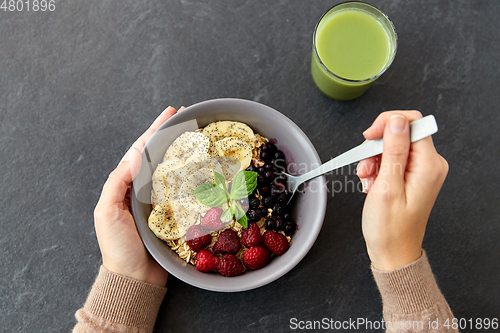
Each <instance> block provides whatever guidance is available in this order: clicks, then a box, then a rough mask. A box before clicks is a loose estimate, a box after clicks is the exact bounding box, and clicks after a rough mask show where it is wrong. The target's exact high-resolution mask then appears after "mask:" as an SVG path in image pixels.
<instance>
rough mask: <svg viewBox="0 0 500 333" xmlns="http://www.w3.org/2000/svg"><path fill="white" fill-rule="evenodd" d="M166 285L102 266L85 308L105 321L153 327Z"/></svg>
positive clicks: (131, 325)
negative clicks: (111, 270) (128, 275)
mask: <svg viewBox="0 0 500 333" xmlns="http://www.w3.org/2000/svg"><path fill="white" fill-rule="evenodd" d="M166 292H167V288H165V287H160V286H155V285H152V284H149V283H146V282H142V281H138V280H135V279H132V278H129V277H126V276H123V275H118V274H115V273H113V272H110V271H108V270H107V269H106V268H104V267H103V266H101V268H100V270H99V275H98V276H97V278H96V281H95V283H94V285H93V286H92V289H91V291H90V294H89V296H88V298H87V301H86V302H85V305H84V307H83V309H84V310H85V311H87V312H88V313H89V314H91V315H93V316H95V317H97V318H100V319H104V320H105V321H109V322H113V323H117V324H123V325H126V326H130V327H138V328H143V329H146V330H147V331H152V330H153V327H154V323H155V320H156V316H157V314H158V310H159V308H160V305H161V302H162V300H163V298H164V297H165V293H166Z"/></svg>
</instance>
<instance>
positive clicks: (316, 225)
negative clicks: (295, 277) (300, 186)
mask: <svg viewBox="0 0 500 333" xmlns="http://www.w3.org/2000/svg"><path fill="white" fill-rule="evenodd" d="M219 120H232V121H241V122H243V123H246V124H248V125H249V126H250V127H251V128H252V129H253V130H254V131H255V132H256V133H259V134H261V135H263V136H265V137H267V138H269V139H270V138H275V139H276V140H277V147H278V148H279V149H282V150H284V152H285V156H286V159H287V162H294V163H296V164H297V165H299V166H300V167H301V168H306V169H311V168H314V167H315V166H318V165H319V164H321V161H320V158H319V156H318V154H317V152H316V149H315V148H314V146H313V145H312V144H311V142H310V141H309V139H308V138H307V137H306V135H305V134H304V132H302V130H301V129H300V128H299V127H298V126H297V125H295V124H294V123H293V122H292V121H291V120H290V119H288V118H287V117H285V116H284V115H282V114H281V113H279V112H278V111H276V110H274V109H272V108H270V107H268V106H266V105H263V104H260V103H256V102H252V101H248V100H242V99H231V98H224V99H214V100H208V101H204V102H201V103H198V104H194V105H192V106H190V107H188V108H186V109H184V110H183V111H181V112H179V113H177V114H176V115H174V116H173V117H171V118H170V119H168V120H167V121H166V122H165V123H164V124H163V125H162V126H161V127H160V128H159V129H158V130H157V131H156V132H155V133H154V134H153V136H152V137H151V138H150V139H149V141H148V142H147V143H146V146H145V147H144V149H143V151H142V154H143V158H142V162H143V163H142V166H141V171H140V172H139V175H138V176H137V177H136V179H135V180H134V183H133V190H132V191H131V192H132V196H131V203H132V213H133V216H134V219H135V222H136V226H137V230H138V232H139V235H140V236H141V238H142V241H143V242H144V245H145V246H146V248H147V249H148V251H149V252H150V253H151V255H152V256H153V257H154V258H155V259H156V261H158V262H159V263H160V265H161V266H163V268H165V269H166V270H167V271H168V272H169V273H171V274H172V275H174V276H175V277H177V278H179V279H180V280H182V281H184V282H186V283H189V284H191V285H193V286H196V287H199V288H203V289H207V290H212V291H223V292H234V291H243V290H249V289H254V288H258V287H260V286H263V285H265V284H268V283H270V282H272V281H274V280H276V279H278V278H280V277H281V276H283V275H284V274H286V273H287V272H288V271H290V270H291V269H292V268H293V267H295V265H297V264H298V263H299V262H300V261H301V260H302V258H304V256H305V255H306V254H307V252H308V251H309V250H310V248H311V247H312V245H313V244H314V242H315V241H316V238H317V237H318V234H319V232H320V230H321V226H322V225H323V219H324V217H325V211H326V194H327V192H326V187H325V186H324V185H325V181H326V180H325V177H324V176H322V177H318V178H316V179H314V180H311V181H310V183H309V185H310V186H308V187H306V189H305V193H296V194H295V196H296V197H295V199H294V200H295V201H294V202H295V203H294V206H293V209H292V217H293V218H294V220H295V221H296V222H297V226H298V229H297V231H296V233H295V235H294V236H293V238H292V241H291V243H290V249H289V250H288V251H287V252H286V253H285V254H283V255H282V256H277V257H275V258H274V259H272V260H271V262H270V263H269V264H268V265H266V266H264V267H263V268H261V269H259V270H255V271H252V270H249V271H246V272H245V273H244V274H243V275H240V276H235V277H223V276H221V275H218V274H216V273H202V272H199V271H197V270H196V268H195V267H194V266H192V265H190V264H187V263H186V262H185V261H183V260H182V259H180V258H179V257H178V256H177V254H176V253H175V252H174V251H172V250H171V249H170V248H169V247H168V245H167V244H165V243H164V242H163V241H162V240H160V239H158V238H157V237H156V236H155V235H154V234H153V233H152V232H151V231H150V230H149V228H148V216H149V214H150V212H151V205H150V202H151V201H150V193H151V175H152V172H153V171H154V169H155V168H156V166H157V164H158V163H160V162H161V161H162V158H163V155H164V153H165V151H166V150H167V148H168V146H169V145H170V144H171V143H172V142H173V141H174V140H175V138H176V137H178V136H179V135H180V134H182V133H183V132H184V131H186V130H194V129H196V128H198V127H204V126H206V125H208V124H209V123H211V122H213V121H219Z"/></svg>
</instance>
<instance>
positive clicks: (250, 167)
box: [247, 165, 258, 172]
mask: <svg viewBox="0 0 500 333" xmlns="http://www.w3.org/2000/svg"><path fill="white" fill-rule="evenodd" d="M247 171H253V172H257V171H258V168H257V167H256V166H255V165H250V166H249V167H248V168H247Z"/></svg>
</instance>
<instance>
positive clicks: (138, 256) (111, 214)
mask: <svg viewBox="0 0 500 333" xmlns="http://www.w3.org/2000/svg"><path fill="white" fill-rule="evenodd" d="M176 112H177V111H176V110H175V109H174V108H173V107H168V108H166V109H165V111H163V112H162V114H160V116H158V118H157V119H156V120H155V121H154V122H153V124H152V125H151V126H150V127H149V129H148V130H147V131H146V132H144V134H142V135H141V136H140V137H139V139H137V141H136V142H135V143H134V144H133V145H132V147H131V148H130V149H129V151H128V152H127V153H126V154H125V156H124V157H123V159H122V160H121V162H120V164H118V166H117V167H116V169H115V170H113V171H112V172H111V173H110V175H109V177H108V180H107V181H106V183H105V184H104V187H103V189H102V193H101V197H100V199H99V202H98V203H97V206H96V208H95V211H94V222H95V229H96V234H97V240H98V241H99V247H100V248H101V254H102V261H103V266H104V267H105V268H106V269H108V270H109V271H111V272H114V273H117V274H121V275H125V276H128V277H131V278H134V279H136V280H140V281H145V282H148V283H151V284H154V285H159V286H165V284H166V282H167V277H168V273H167V272H166V271H165V270H164V269H163V268H162V267H161V266H160V265H159V264H158V263H157V262H156V261H155V260H154V259H153V258H152V257H151V256H150V255H149V253H148V251H147V250H146V249H145V248H144V245H143V244H142V241H141V238H140V237H139V234H138V233H137V229H136V227H135V223H134V219H133V217H132V215H131V214H130V184H131V182H132V180H133V179H134V178H135V176H137V174H138V172H139V170H140V166H141V159H142V155H141V150H142V148H143V147H144V145H145V144H146V141H147V140H148V139H149V137H150V136H151V135H152V134H153V133H154V131H156V129H157V128H158V127H160V125H161V124H163V123H164V122H165V121H166V120H167V119H168V118H170V117H171V116H172V115H174V114H175V113H176Z"/></svg>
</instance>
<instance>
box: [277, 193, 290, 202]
mask: <svg viewBox="0 0 500 333" xmlns="http://www.w3.org/2000/svg"><path fill="white" fill-rule="evenodd" d="M278 203H279V204H282V205H286V204H287V203H288V197H287V196H286V194H285V193H281V194H280V195H279V197H278Z"/></svg>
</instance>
